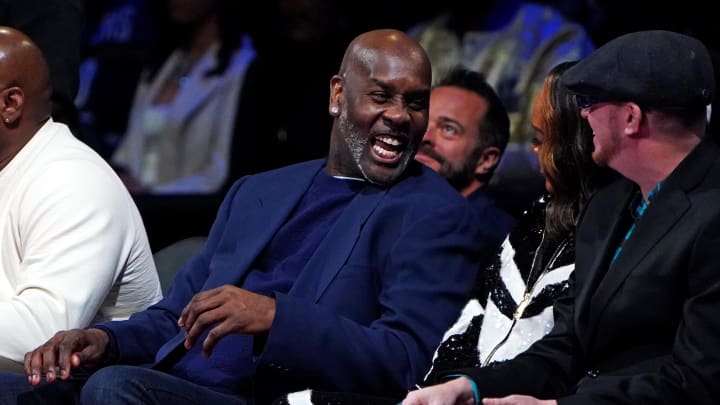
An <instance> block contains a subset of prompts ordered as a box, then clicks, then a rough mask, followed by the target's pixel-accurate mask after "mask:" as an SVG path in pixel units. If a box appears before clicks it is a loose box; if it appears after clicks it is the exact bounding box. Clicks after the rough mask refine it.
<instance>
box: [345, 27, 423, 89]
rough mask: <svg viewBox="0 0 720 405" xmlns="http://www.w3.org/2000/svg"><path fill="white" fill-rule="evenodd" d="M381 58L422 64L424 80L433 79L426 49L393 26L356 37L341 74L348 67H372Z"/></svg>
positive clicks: (349, 49) (346, 52)
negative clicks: (392, 27)
mask: <svg viewBox="0 0 720 405" xmlns="http://www.w3.org/2000/svg"><path fill="white" fill-rule="evenodd" d="M381 57H382V58H390V59H392V58H397V59H402V60H404V62H405V63H411V64H416V65H417V66H421V67H422V68H423V70H425V72H424V74H425V77H424V79H426V80H427V82H428V83H430V82H431V79H432V76H431V70H430V59H428V56H427V54H426V53H425V50H424V49H423V48H422V46H420V44H418V43H417V41H415V40H414V39H412V38H410V37H409V36H408V35H407V34H405V33H404V32H402V31H398V30H393V29H380V30H374V31H368V32H365V33H363V34H360V35H358V36H357V37H356V38H355V39H353V40H352V42H350V45H348V47H347V50H346V51H345V56H343V60H342V64H341V65H340V75H341V76H345V75H346V73H347V71H348V70H349V69H356V68H364V69H370V70H371V69H372V67H373V66H374V65H375V64H376V63H377V61H378V58H381Z"/></svg>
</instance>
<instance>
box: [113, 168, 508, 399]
mask: <svg viewBox="0 0 720 405" xmlns="http://www.w3.org/2000/svg"><path fill="white" fill-rule="evenodd" d="M324 163H325V162H324V160H315V161H310V162H305V163H300V164H296V165H292V166H288V167H285V168H281V169H277V170H274V171H270V172H265V173H261V174H257V175H253V176H247V177H244V178H242V179H240V180H238V181H237V182H236V183H235V184H234V185H233V187H232V189H231V190H230V191H229V193H228V195H227V196H226V198H225V200H224V202H223V204H222V205H221V207H220V210H219V212H218V215H217V218H216V220H215V223H214V225H213V227H212V229H211V232H210V235H209V238H208V241H207V244H206V246H205V247H204V249H203V250H202V251H201V252H200V253H199V254H197V255H196V256H194V257H193V258H192V259H191V260H190V261H189V262H188V263H187V264H186V265H185V266H184V267H183V268H182V269H181V270H180V271H179V273H178V275H177V276H176V278H175V280H174V281H173V284H172V286H171V288H170V290H169V293H168V296H167V297H165V298H164V299H163V300H162V301H160V302H159V303H158V304H156V305H154V306H152V307H151V308H149V309H147V310H146V311H143V312H140V313H137V314H135V315H133V316H132V317H131V318H130V319H129V320H127V321H119V322H110V323H105V324H103V328H104V329H106V330H108V331H110V332H111V333H112V334H113V335H114V338H115V340H116V342H117V349H118V352H119V359H118V362H119V363H123V364H128V363H130V364H133V363H135V364H139V363H153V362H154V363H155V364H157V363H158V362H162V361H163V359H164V358H166V356H168V354H170V353H171V352H172V351H173V350H175V349H176V348H178V347H179V346H180V345H181V344H182V342H183V339H184V331H183V330H181V329H179V328H178V326H177V324H176V322H177V319H178V316H179V315H180V313H181V311H182V309H183V307H184V306H185V305H186V304H187V303H188V302H189V301H190V299H191V297H192V296H193V295H194V294H195V293H197V292H200V291H203V290H208V289H211V288H215V287H218V286H221V285H225V284H232V285H235V284H237V283H238V282H239V280H241V278H242V277H243V275H244V274H245V273H246V272H247V271H248V269H249V268H250V267H251V265H252V264H253V261H254V260H255V259H256V257H257V256H258V255H259V254H260V253H261V252H262V250H263V249H264V248H265V246H266V245H267V244H268V243H269V241H270V240H271V238H272V237H273V236H274V235H275V233H276V232H277V230H278V228H280V226H281V225H283V223H284V222H285V221H286V220H287V218H288V216H289V215H290V213H291V211H292V209H293V208H294V207H295V206H296V204H297V203H298V202H299V201H300V199H301V197H302V195H303V194H304V193H305V191H306V190H307V188H308V187H309V185H310V184H311V181H312V178H313V176H314V175H315V174H316V173H317V172H318V171H319V170H322V169H323V167H324ZM477 215H478V214H477V210H476V209H475V208H473V207H472V206H471V205H470V204H469V203H468V202H467V201H466V200H465V199H464V198H462V197H461V196H460V194H459V193H457V192H456V191H455V190H454V189H452V188H451V187H450V186H449V185H448V184H447V182H446V181H445V180H444V179H443V178H441V177H440V176H439V175H437V174H436V173H435V172H433V171H432V170H430V169H428V168H426V167H424V166H423V165H421V164H419V163H416V162H412V163H411V165H410V167H409V168H408V170H407V171H406V175H405V177H404V178H403V179H402V181H399V182H398V183H397V184H395V185H393V186H391V187H388V188H385V189H382V188H379V187H375V186H372V185H368V186H366V187H365V188H364V189H363V190H362V191H361V192H359V193H358V194H357V196H356V197H355V198H354V199H353V200H352V202H351V203H350V205H349V206H348V207H347V208H346V209H345V210H344V212H343V213H342V214H341V216H340V217H339V219H338V220H337V222H336V223H335V224H334V226H333V227H332V228H331V230H330V231H329V232H328V234H327V236H326V237H325V238H324V240H323V241H322V242H321V244H320V246H319V247H318V249H317V251H316V252H315V254H314V255H313V256H312V257H311V259H310V260H309V262H308V263H307V265H306V267H305V268H304V269H303V271H302V272H301V273H300V276H299V277H298V279H297V280H296V282H295V283H294V285H293V287H292V288H291V290H290V292H289V293H288V294H279V293H278V294H276V297H275V298H276V300H277V301H276V305H277V309H276V315H275V319H274V321H273V324H272V327H271V329H270V331H269V334H268V336H267V340H266V342H265V344H264V347H263V349H262V351H261V352H260V353H259V355H258V357H257V359H256V365H257V370H258V371H257V376H256V380H258V381H255V382H254V385H255V388H257V386H258V385H261V384H263V381H260V380H262V377H263V376H264V375H268V376H270V377H269V379H271V381H267V383H268V384H269V385H270V386H272V387H274V388H273V389H274V390H275V392H274V393H273V394H275V395H280V394H282V393H284V392H290V391H292V390H298V389H304V388H308V387H310V388H316V389H325V390H340V391H355V392H365V393H382V394H392V395H402V394H403V393H404V392H406V391H407V390H408V389H409V388H411V387H412V386H413V384H414V383H415V382H416V381H418V380H419V379H420V377H422V374H423V373H424V372H425V371H426V370H427V369H428V367H429V365H430V359H431V356H432V353H433V350H434V348H435V347H436V346H437V345H438V343H439V342H440V339H441V337H442V334H443V332H444V331H445V330H446V329H447V327H449V326H450V324H451V323H452V322H453V321H454V320H455V318H456V317H457V315H458V313H459V311H460V309H461V308H462V306H463V304H464V303H465V301H466V299H467V296H468V293H469V290H470V288H471V287H472V285H473V282H474V279H475V276H476V274H477V269H478V268H479V267H480V266H481V265H482V264H483V262H484V261H485V260H489V259H490V257H491V254H492V252H493V251H494V250H495V249H496V248H497V247H498V246H499V244H500V243H501V241H502V238H498V237H497V236H496V234H495V233H493V232H492V231H491V230H488V229H487V228H486V227H484V226H483V219H482V218H478V216H477ZM486 215H488V216H492V215H494V210H487V211H486ZM502 236H503V237H504V235H502ZM198 344H200V342H198ZM267 370H272V371H273V372H272V373H266V371H267Z"/></svg>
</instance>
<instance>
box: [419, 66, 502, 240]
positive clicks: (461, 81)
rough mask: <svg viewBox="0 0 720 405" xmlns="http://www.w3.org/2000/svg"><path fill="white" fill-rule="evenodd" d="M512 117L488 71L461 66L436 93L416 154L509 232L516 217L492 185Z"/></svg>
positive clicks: (492, 224)
mask: <svg viewBox="0 0 720 405" xmlns="http://www.w3.org/2000/svg"><path fill="white" fill-rule="evenodd" d="M509 136H510V121H509V118H508V114H507V111H506V110H505V106H504V105H503V103H502V101H500V98H499V97H498V95H497V93H495V90H493V89H492V87H491V86H490V85H489V84H488V83H487V81H486V80H485V77H483V75H482V74H480V73H478V72H475V71H472V70H469V69H466V68H463V67H456V68H455V69H453V70H452V71H450V72H449V73H448V74H447V75H446V76H445V77H444V78H443V79H441V80H440V81H439V82H438V83H437V84H436V85H435V86H434V87H433V89H432V91H431V93H430V111H429V114H428V128H427V130H426V131H425V135H424V136H423V139H422V143H421V144H420V150H419V151H418V153H417V154H416V155H415V160H417V161H419V162H421V163H423V164H425V165H426V166H428V167H430V168H431V169H433V170H435V171H436V172H437V173H438V174H440V175H441V176H443V177H444V178H445V179H447V181H448V182H449V183H450V185H452V186H453V187H454V188H455V189H456V190H457V191H458V192H459V193H460V194H462V196H463V197H465V198H467V199H468V201H470V203H472V205H473V206H475V207H476V208H477V210H478V213H479V214H480V218H479V220H481V221H483V223H484V224H485V226H486V227H487V228H488V230H489V231H492V232H495V233H496V234H497V235H498V237H500V238H504V237H505V236H506V235H507V234H508V233H509V232H510V230H511V229H512V227H513V226H514V225H515V219H514V218H512V217H511V216H510V215H508V214H507V213H506V212H505V211H503V210H501V209H499V208H497V207H496V206H495V203H494V202H493V199H492V198H491V197H490V195H489V194H488V193H487V191H486V190H487V187H486V186H487V185H488V183H489V182H490V179H491V178H492V175H493V172H494V171H495V168H496V167H497V166H498V164H499V163H500V158H501V156H502V154H503V151H504V150H505V146H506V145H507V143H508V137H509Z"/></svg>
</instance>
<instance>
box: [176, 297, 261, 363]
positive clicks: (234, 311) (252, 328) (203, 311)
mask: <svg viewBox="0 0 720 405" xmlns="http://www.w3.org/2000/svg"><path fill="white" fill-rule="evenodd" d="M274 318H275V300H274V299H272V298H270V297H266V296H264V295H260V294H255V293H252V292H250V291H247V290H243V289H242V288H238V287H235V286H231V285H224V286H222V287H218V288H215V289H212V290H208V291H203V292H201V293H198V294H196V295H195V296H194V297H193V298H192V300H190V302H189V303H188V304H187V306H185V309H183V311H182V314H180V319H178V325H179V326H180V327H181V328H185V348H186V349H190V348H191V347H192V346H193V345H194V344H195V341H196V340H197V338H198V337H199V336H200V335H202V333H203V332H204V331H205V330H206V329H207V328H209V327H210V326H211V325H213V324H215V326H214V327H213V328H212V329H210V332H208V335H207V337H206V338H205V340H204V341H203V342H202V353H203V356H205V357H209V356H210V354H211V353H212V350H213V348H214V347H215V344H216V343H217V342H218V340H220V338H222V337H223V336H226V335H229V334H231V333H244V334H248V335H257V334H261V333H265V332H267V331H269V330H270V326H271V325H272V321H273V319H274Z"/></svg>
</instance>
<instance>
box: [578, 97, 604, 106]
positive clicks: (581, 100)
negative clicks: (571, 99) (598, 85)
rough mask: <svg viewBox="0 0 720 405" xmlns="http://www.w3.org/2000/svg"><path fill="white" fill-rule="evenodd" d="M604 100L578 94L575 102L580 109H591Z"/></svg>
mask: <svg viewBox="0 0 720 405" xmlns="http://www.w3.org/2000/svg"><path fill="white" fill-rule="evenodd" d="M601 101H602V100H600V99H598V98H595V97H592V96H586V95H584V94H576V95H575V102H576V103H577V105H578V107H580V108H590V107H592V106H593V105H595V104H597V103H599V102H601Z"/></svg>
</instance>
